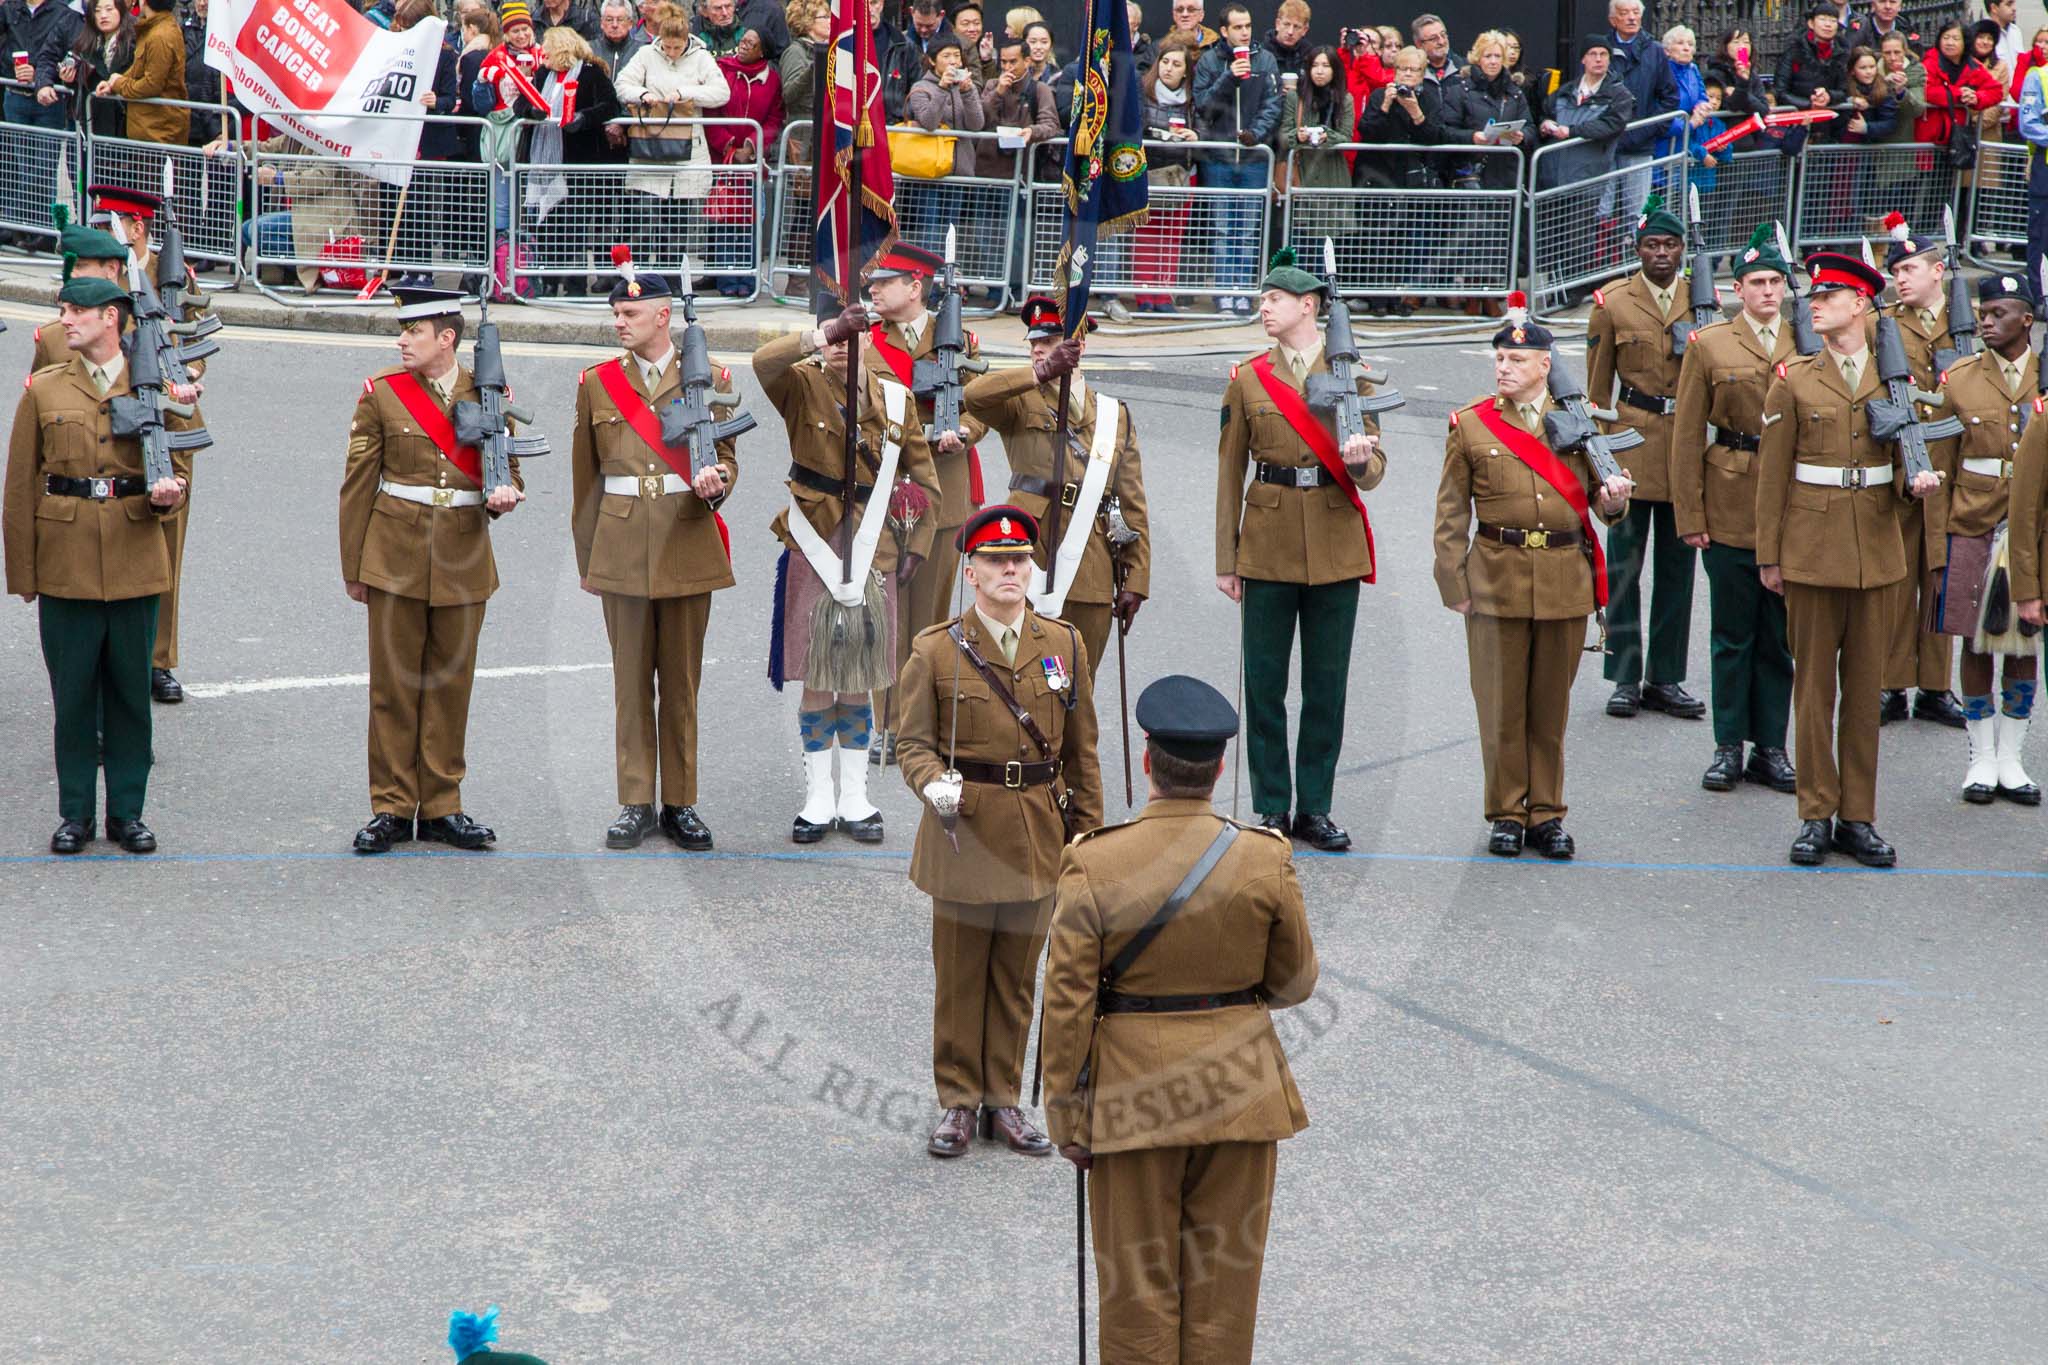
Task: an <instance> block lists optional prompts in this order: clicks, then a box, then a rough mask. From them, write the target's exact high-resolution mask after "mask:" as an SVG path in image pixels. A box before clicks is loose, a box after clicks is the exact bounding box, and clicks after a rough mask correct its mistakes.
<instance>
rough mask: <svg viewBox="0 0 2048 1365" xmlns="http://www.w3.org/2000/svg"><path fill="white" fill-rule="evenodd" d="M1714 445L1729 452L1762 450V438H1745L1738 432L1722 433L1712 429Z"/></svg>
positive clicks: (1720, 430)
mask: <svg viewBox="0 0 2048 1365" xmlns="http://www.w3.org/2000/svg"><path fill="white" fill-rule="evenodd" d="M1714 444H1715V445H1718V446H1726V447H1727V448H1728V449H1730V450H1762V449H1763V448H1764V438H1763V437H1761V436H1745V435H1743V434H1742V433H1741V432H1739V431H1724V430H1722V429H1721V428H1719V427H1716V428H1714Z"/></svg>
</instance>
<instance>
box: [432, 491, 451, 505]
mask: <svg viewBox="0 0 2048 1365" xmlns="http://www.w3.org/2000/svg"><path fill="white" fill-rule="evenodd" d="M433 495H434V506H436V507H453V506H454V505H455V490H454V489H452V488H436V489H434V490H433Z"/></svg>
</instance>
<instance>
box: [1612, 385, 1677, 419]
mask: <svg viewBox="0 0 2048 1365" xmlns="http://www.w3.org/2000/svg"><path fill="white" fill-rule="evenodd" d="M1621 401H1622V402H1624V403H1626V404H1628V405H1629V406H1630V407H1632V408H1641V409H1642V410H1643V411H1644V412H1654V413H1658V414H1660V415H1661V416H1665V417H1669V416H1670V415H1671V414H1672V413H1674V412H1677V411H1678V400H1677V399H1675V398H1663V397H1659V396H1658V395H1657V394H1654V393H1644V392H1643V391H1642V390H1641V389H1639V388H1637V387H1636V386H1635V385H1633V384H1623V385H1622V386H1621Z"/></svg>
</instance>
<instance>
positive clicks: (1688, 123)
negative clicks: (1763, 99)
mask: <svg viewBox="0 0 2048 1365" xmlns="http://www.w3.org/2000/svg"><path fill="white" fill-rule="evenodd" d="M1663 47H1664V61H1665V63H1666V64H1667V65H1669V66H1670V68H1671V79H1672V82H1673V84H1674V85H1675V86H1676V87H1677V89H1678V117H1676V118H1674V119H1672V120H1671V122H1670V123H1669V124H1668V125H1667V126H1666V127H1665V129H1664V130H1663V131H1662V132H1660V133H1659V134H1658V135H1657V155H1658V156H1660V157H1664V156H1669V155H1671V153H1672V152H1673V151H1675V150H1677V149H1679V148H1681V147H1683V146H1685V142H1686V136H1685V134H1686V129H1687V128H1697V127H1699V126H1700V125H1701V124H1702V123H1705V122H1706V120H1707V115H1708V113H1710V112H1711V111H1710V110H1709V109H1708V108H1707V77H1706V73H1705V72H1703V71H1701V70H1700V67H1699V63H1698V62H1696V61H1694V60H1693V54H1694V53H1695V52H1696V51H1697V50H1698V47H1699V39H1698V37H1697V36H1696V35H1695V34H1694V33H1693V31H1692V30H1691V29H1689V28H1687V27H1686V26H1685V25H1684V24H1673V25H1672V26H1671V27H1670V28H1668V29H1666V30H1665V31H1664V42H1663Z"/></svg>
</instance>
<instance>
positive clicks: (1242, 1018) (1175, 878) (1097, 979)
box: [1043, 677, 1316, 1365]
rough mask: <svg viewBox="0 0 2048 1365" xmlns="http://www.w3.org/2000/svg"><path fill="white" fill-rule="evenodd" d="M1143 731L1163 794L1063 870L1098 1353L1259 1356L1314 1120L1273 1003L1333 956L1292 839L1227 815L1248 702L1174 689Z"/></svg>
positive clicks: (1079, 1147)
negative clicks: (1315, 924)
mask: <svg viewBox="0 0 2048 1365" xmlns="http://www.w3.org/2000/svg"><path fill="white" fill-rule="evenodd" d="M1138 724H1139V725H1140V726H1142V727H1143V728H1144V730H1145V736H1146V738H1145V773H1146V775H1147V777H1148V778H1149V779H1150V785H1151V799H1150V800H1149V801H1148V802H1147V803H1146V805H1145V809H1144V810H1143V811H1142V812H1140V813H1139V815H1138V818H1137V819H1135V820H1133V821H1131V822H1130V823H1129V824H1124V825H1112V826H1110V827H1108V828H1106V829H1099V830H1095V831H1093V832H1092V833H1089V834H1084V835H1082V836H1081V837H1080V838H1079V839H1077V840H1075V841H1074V843H1073V844H1071V845H1069V846H1068V848H1067V851H1066V856H1065V858H1064V859H1063V860H1062V861H1061V864H1060V882H1059V892H1058V896H1057V904H1056V907H1055V909H1054V911H1053V924H1052V954H1051V957H1050V959H1049V960H1048V963H1047V966H1046V973H1045V1023H1044V1029H1043V1037H1044V1042H1043V1048H1044V1053H1045V1080H1046V1106H1045V1112H1046V1121H1047V1126H1048V1127H1050V1128H1051V1130H1052V1139H1053V1141H1055V1142H1057V1143H1058V1144H1059V1145H1060V1151H1061V1153H1062V1155H1064V1156H1066V1157H1067V1158H1068V1159H1069V1160H1070V1161H1072V1162H1073V1163H1074V1164H1075V1165H1076V1166H1077V1167H1079V1168H1080V1169H1082V1170H1084V1171H1090V1172H1092V1173H1093V1175H1094V1177H1095V1179H1094V1189H1093V1191H1092V1192H1091V1194H1090V1196H1089V1205H1088V1207H1089V1219H1090V1222H1091V1223H1092V1224H1093V1231H1094V1241H1095V1273H1096V1283H1097V1285H1098V1286H1099V1289H1100V1294H1099V1302H1100V1305H1101V1308H1100V1354H1101V1358H1102V1359H1103V1360H1105V1361H1118V1362H1145V1363H1146V1365H1179V1363H1180V1362H1194V1361H1204V1362H1218V1363H1219V1365H1220V1362H1224V1361H1247V1362H1248V1361H1250V1360H1251V1358H1252V1334H1253V1329H1254V1327H1255V1326H1256V1324H1257V1320H1258V1304H1259V1280H1260V1276H1261V1273H1262V1271H1263V1268H1264V1262H1265V1250H1266V1228H1267V1223H1268V1220H1269V1219H1270V1217H1271V1214H1272V1205H1273V1183H1274V1171H1275V1165H1276V1156H1277V1148H1278V1146H1279V1143H1280V1140H1281V1139H1284V1138H1289V1137H1292V1136H1294V1135H1295V1134H1296V1133H1298V1132H1300V1131H1301V1130H1302V1129H1304V1128H1306V1127H1307V1126H1308V1115H1307V1113H1306V1112H1305V1111H1304V1109H1303V1108H1302V1103H1301V1094H1300V1092H1299V1091H1298V1090H1297V1089H1296V1088H1295V1084H1294V1075H1293V1072H1292V1071H1291V1070H1290V1069H1289V1067H1288V1065H1287V1055H1286V1053H1285V1052H1283V1051H1282V1050H1281V1047H1280V1040H1279V1038H1278V1036H1277V1035H1276V1034H1275V1033H1274V1031H1273V1021H1272V1014H1271V1011H1272V1010H1275V1009H1286V1008H1288V1007H1289V1006H1292V1005H1298V1004H1300V1003H1302V1002H1303V1001H1304V1000H1307V999H1308V998H1309V995H1310V994H1311V993H1312V992H1313V991H1314V989H1315V984H1316V954H1315V945H1314V944H1313V942H1312V941H1311V939H1310V936H1309V928H1308V915H1307V912H1306V909H1305V907H1304V906H1303V904H1302V898H1301V885H1300V883H1299V882H1297V881H1296V880H1295V876H1294V858H1293V855H1292V853H1291V852H1290V851H1289V849H1288V845H1287V841H1286V839H1284V838H1282V837H1280V836H1279V832H1278V831H1277V830H1271V831H1269V830H1264V829H1260V828H1258V827H1255V826H1233V825H1232V824H1231V822H1229V821H1227V820H1224V819H1223V818H1222V817H1220V816H1218V815H1217V814H1216V813H1215V811H1214V810H1213V808H1212V807H1211V805H1210V802H1211V800H1212V798H1213V796H1214V792H1215V786H1216V780H1217V778H1218V776H1219V775H1220V774H1221V772H1222V770H1223V753H1224V746H1225V745H1226V744H1227V743H1228V742H1229V740H1230V737H1231V736H1232V735H1234V734H1236V733H1237V713H1236V712H1235V711H1234V710H1232V709H1231V706H1230V703H1229V702H1228V701H1225V700H1224V698H1223V695H1222V694H1221V693H1220V692H1218V691H1217V690H1216V689H1215V688H1213V687H1211V686H1209V685H1208V684H1207V683H1204V682H1201V681H1199V680H1197V679H1194V678H1185V677H1173V678H1162V679H1160V680H1159V681H1158V682H1155V683H1153V684H1152V685H1151V686H1150V687H1148V688H1146V689H1145V691H1144V693H1143V694H1142V695H1141V696H1140V697H1139V699H1138ZM1226 829H1228V830H1229V831H1230V833H1231V836H1233V837H1228V838H1227V841H1225V842H1221V843H1220V844H1219V841H1223V840H1225V839H1226V836H1225V835H1224V831H1225V830H1226ZM1240 830H1242V831H1243V832H1242V833H1241V834H1239V831H1240ZM1191 882H1192V885H1190V883H1191ZM1183 888H1185V889H1186V894H1185V896H1184V897H1183V898H1182V899H1181V901H1180V904H1179V906H1178V908H1177V909H1176V910H1175V911H1174V912H1173V914H1172V915H1171V917H1170V918H1169V919H1167V920H1166V922H1165V923H1164V924H1163V925H1162V926H1161V927H1160V928H1159V929H1158V930H1157V932H1156V934H1150V935H1148V934H1146V933H1144V932H1143V931H1144V930H1145V927H1146V926H1147V924H1148V923H1149V922H1150V921H1151V920H1152V918H1153V916H1154V915H1155V914H1156V913H1158V912H1161V911H1162V910H1163V909H1164V907H1165V906H1166V905H1167V904H1168V903H1169V902H1170V901H1171V900H1173V899H1174V897H1175V896H1176V895H1177V894H1179V893H1181V892H1182V890H1183ZM1119 967H1121V970H1118V968H1119ZM1106 976H1107V977H1113V980H1112V981H1109V982H1108V983H1107V985H1105V977H1106Z"/></svg>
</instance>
